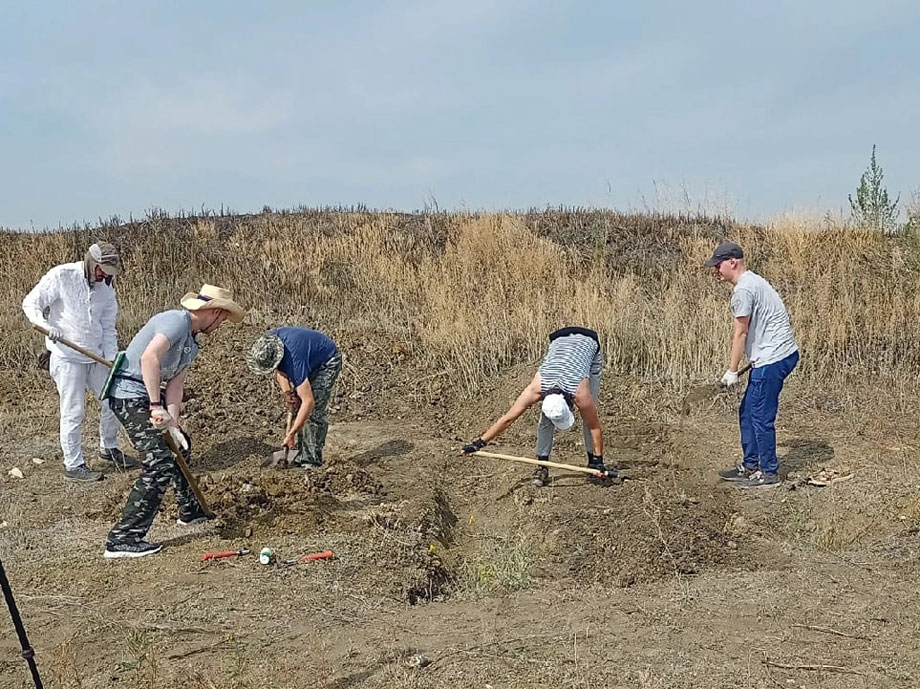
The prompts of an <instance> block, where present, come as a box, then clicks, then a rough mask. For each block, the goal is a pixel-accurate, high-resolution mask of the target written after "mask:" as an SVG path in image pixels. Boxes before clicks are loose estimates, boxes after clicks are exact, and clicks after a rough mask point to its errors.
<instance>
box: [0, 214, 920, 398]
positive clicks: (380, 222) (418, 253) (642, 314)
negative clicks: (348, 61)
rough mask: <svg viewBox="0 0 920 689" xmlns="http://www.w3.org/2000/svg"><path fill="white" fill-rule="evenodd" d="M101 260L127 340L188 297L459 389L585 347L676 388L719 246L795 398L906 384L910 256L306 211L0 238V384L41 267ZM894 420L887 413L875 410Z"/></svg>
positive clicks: (637, 218)
mask: <svg viewBox="0 0 920 689" xmlns="http://www.w3.org/2000/svg"><path fill="white" fill-rule="evenodd" d="M97 238H103V239H106V240H110V241H113V242H114V243H115V244H116V245H118V246H119V247H120V248H121V249H122V251H123V252H124V254H125V260H126V264H127V268H128V272H127V273H126V275H125V276H124V277H123V278H122V279H121V280H120V284H119V287H118V289H119V297H120V301H121V312H120V319H119V327H120V330H121V333H122V338H123V339H125V340H126V339H127V338H128V337H129V336H130V334H131V333H133V332H134V331H136V329H137V328H138V327H139V326H140V325H141V324H142V323H143V322H144V320H145V319H146V318H147V317H148V316H149V315H151V314H152V313H154V312H156V311H158V310H161V309H163V308H167V307H171V306H173V305H174V304H175V303H176V301H177V299H178V297H179V296H180V295H181V294H182V293H183V292H184V291H186V290H191V289H194V288H195V287H196V286H197V285H198V284H199V283H201V282H202V281H208V282H212V283H216V284H221V285H226V286H228V287H230V288H232V289H234V290H235V291H236V292H237V293H238V294H239V295H240V299H241V300H242V301H243V303H244V304H245V305H246V306H247V307H249V308H250V309H251V310H252V316H251V320H252V322H254V323H259V324H261V323H274V322H277V321H279V320H282V321H291V322H295V321H296V322H302V323H306V324H310V325H314V326H316V327H319V328H323V329H326V330H327V331H329V332H331V333H332V334H334V335H337V336H341V337H344V338H345V340H346V341H347V340H348V339H350V338H351V337H355V338H366V339H372V340H374V341H375V342H380V343H386V344H387V345H388V346H396V347H397V348H398V349H399V352H400V356H406V357H408V358H409V359H410V360H411V363H412V364H413V365H417V366H418V368H419V370H428V371H430V372H431V373H437V372H441V371H449V372H450V374H449V375H450V376H451V379H452V380H453V382H454V383H455V384H457V385H460V386H461V387H462V388H464V389H466V390H472V389H473V388H475V387H476V386H477V385H478V384H480V383H481V382H483V380H485V379H487V378H488V377H489V376H490V375H492V374H494V373H495V372H496V371H499V370H501V369H503V368H504V367H507V366H508V365H511V364H515V363H520V362H524V361H530V360H533V359H535V358H536V357H538V356H540V354H541V353H542V348H543V346H544V338H545V335H546V333H547V332H549V331H551V330H552V329H553V328H555V327H557V326H559V325H562V324H566V323H582V324H585V325H588V326H590V327H593V328H596V329H597V330H598V331H599V332H600V333H602V335H603V337H604V340H605V342H604V344H605V351H606V356H607V365H608V367H609V370H611V371H614V372H616V373H618V374H619V373H622V374H627V375H633V376H637V377H640V378H642V379H645V380H648V381H651V382H655V383H659V384H663V385H665V386H675V387H678V388H679V387H680V386H682V385H684V384H685V383H686V381H689V380H693V379H698V378H700V377H701V376H712V375H715V374H718V373H719V372H720V370H721V369H722V368H723V367H724V363H725V349H726V342H727V337H728V333H729V326H730V323H729V321H730V319H729V317H728V307H727V290H726V289H725V288H724V286H721V285H718V284H716V283H715V281H714V280H713V277H712V275H711V273H710V271H708V270H706V269H704V268H703V267H702V264H703V262H704V261H705V259H706V258H707V257H708V255H709V253H710V252H711V249H712V247H713V245H714V244H715V243H716V242H717V241H718V240H719V239H721V238H730V239H732V240H735V241H737V242H739V243H740V244H742V245H743V246H744V247H745V248H746V250H747V251H748V253H749V256H750V258H751V260H750V263H751V267H752V268H753V269H754V270H756V271H758V272H760V273H761V274H763V275H764V276H765V277H766V278H767V279H769V280H770V281H771V282H773V283H774V285H775V286H776V287H777V288H778V289H779V291H780V292H781V294H782V295H783V296H784V298H785V300H786V303H787V306H788V308H789V311H790V312H791V314H792V318H793V322H794V327H795V330H796V335H797V338H798V340H799V343H800V346H801V348H802V350H803V354H804V356H803V361H802V364H801V367H800V369H799V371H798V372H797V374H796V379H797V380H798V381H799V383H800V384H802V385H803V386H806V387H808V388H812V389H815V390H817V389H820V390H821V391H824V392H828V391H835V392H836V393H839V395H841V396H842V398H844V399H848V395H849V393H850V392H851V391H852V390H853V389H854V388H855V387H857V386H859V385H861V384H865V383H870V384H872V386H873V387H875V388H876V389H882V388H883V387H884V388H886V389H887V388H888V386H892V385H894V386H895V387H900V386H901V384H902V382H903V381H904V379H905V378H907V379H909V380H912V379H913V378H914V376H915V375H916V374H917V373H918V372H920V290H918V289H917V287H918V284H920V282H918V281H920V271H918V270H917V268H918V262H920V247H918V245H917V244H916V243H914V242H913V241H912V240H910V239H895V238H891V237H885V236H882V235H880V234H879V233H874V232H869V231H858V230H852V229H841V228H835V227H827V226H823V227H813V226H798V227H797V226H789V225H786V226H778V227H771V228H769V229H765V228H762V227H751V226H746V225H738V224H735V223H733V222H729V221H725V220H719V219H714V220H710V219H706V218H688V217H676V216H656V215H621V214H617V213H610V212H600V211H596V212H595V211H545V212H532V213H527V214H520V215H510V214H508V215H467V214H444V213H440V214H427V215H404V214H384V213H366V212H344V211H342V212H335V211H304V212H296V213H294V212H292V213H264V214H261V215H249V216H229V217H189V218H168V217H165V216H163V215H160V214H156V213H154V214H151V216H150V217H148V218H147V219H146V220H143V221H139V222H133V223H129V224H126V225H115V224H110V225H106V226H102V227H99V228H93V229H81V230H74V231H68V232H58V233H50V234H15V233H3V234H0V296H2V302H0V303H2V312H0V323H2V326H3V329H4V331H5V333H6V337H5V338H4V340H3V343H2V347H0V368H2V369H6V370H14V371H15V370H17V369H19V368H21V367H23V366H27V365H28V364H29V363H30V361H31V357H32V354H33V353H34V352H35V351H36V349H37V348H38V347H39V345H38V344H37V342H36V338H35V337H34V335H33V334H30V333H28V332H27V330H26V328H25V321H24V319H23V318H22V315H21V313H20V310H19V303H20V300H21V298H22V296H23V294H24V293H25V291H27V290H28V288H29V287H30V286H31V285H32V284H34V282H35V281H36V280H37V279H38V277H39V276H40V275H41V274H42V273H43V272H44V271H45V270H46V269H47V268H48V267H49V266H51V265H53V264H55V263H58V262H63V261H68V260H76V259H77V258H79V257H80V256H81V255H82V252H83V250H84V248H85V247H86V246H87V245H88V244H89V243H90V242H91V241H93V240H95V239H97ZM885 399H886V400H887V401H888V402H889V403H895V404H898V403H899V400H898V399H897V398H896V397H895V398H894V399H893V398H892V396H891V395H890V394H889V393H885Z"/></svg>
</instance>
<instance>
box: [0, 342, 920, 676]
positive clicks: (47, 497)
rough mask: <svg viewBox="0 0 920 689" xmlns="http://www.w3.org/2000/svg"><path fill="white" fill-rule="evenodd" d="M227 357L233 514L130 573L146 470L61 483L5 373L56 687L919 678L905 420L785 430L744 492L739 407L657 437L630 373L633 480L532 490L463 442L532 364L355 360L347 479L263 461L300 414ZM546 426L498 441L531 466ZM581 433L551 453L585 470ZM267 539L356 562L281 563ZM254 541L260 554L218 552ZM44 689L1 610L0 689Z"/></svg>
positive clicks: (221, 483) (615, 423)
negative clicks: (465, 386) (764, 483)
mask: <svg viewBox="0 0 920 689" xmlns="http://www.w3.org/2000/svg"><path fill="white" fill-rule="evenodd" d="M241 337H242V336H241ZM221 351H222V350H217V349H212V350H206V351H205V353H204V354H203V357H202V360H203V361H204V360H205V359H209V361H208V363H207V365H206V366H204V368H203V370H202V373H201V374H200V375H198V376H194V375H193V377H192V379H191V381H190V390H189V395H188V397H189V400H190V401H189V406H188V427H189V428H190V429H191V432H192V436H193V440H194V443H195V459H194V462H193V465H194V468H195V470H196V471H197V472H198V473H199V475H200V476H201V477H202V487H203V489H204V491H205V494H206V495H207V496H208V498H209V499H210V500H211V502H212V504H213V507H214V509H215V510H216V511H217V512H219V513H220V515H221V518H220V519H219V520H217V521H216V522H212V523H209V524H207V525H203V526H200V527H194V528H182V527H179V526H177V525H175V516H176V515H175V507H174V505H173V504H172V502H171V499H167V501H166V502H165V504H164V507H163V510H162V512H161V514H160V515H159V516H158V517H157V520H156V521H155V522H154V526H153V529H152V531H151V538H152V539H153V540H157V541H160V542H162V543H163V544H164V550H163V552H162V553H161V554H159V555H156V556H153V557H149V558H145V559H142V560H136V561H131V560H117V561H105V560H103V559H102V557H101V555H102V550H103V546H104V540H105V535H106V532H107V531H108V529H109V528H110V527H111V526H112V524H113V523H114V521H115V519H116V518H117V515H118V513H119V511H120V509H121V507H122V506H123V504H124V499H125V497H126V495H127V493H128V490H129V487H130V485H131V483H132V482H133V480H134V476H135V475H134V474H131V473H129V474H124V473H109V474H108V475H107V478H106V480H105V481H104V482H102V483H101V484H92V485H74V484H70V483H66V482H64V481H63V480H62V478H61V475H60V470H61V466H60V454H59V450H58V447H57V438H56V433H55V425H56V418H57V416H56V404H57V400H56V398H55V396H54V393H53V388H52V386H51V383H50V381H49V380H48V379H47V376H46V375H45V374H43V373H42V372H40V371H35V372H30V373H29V374H28V375H27V376H25V377H17V378H16V379H15V380H13V379H12V377H10V378H5V379H3V380H2V381H0V388H2V392H3V394H2V396H0V397H2V399H0V410H2V412H3V413H2V419H0V434H2V435H0V437H2V440H3V447H4V451H3V455H2V473H0V522H2V526H0V554H2V557H3V561H4V564H5V565H6V568H7V571H8V574H9V576H10V579H11V581H12V584H13V587H14V590H15V593H16V595H17V600H18V602H19V605H20V608H21V611H22V614H23V617H24V620H25V622H26V625H27V628H28V631H29V634H30V637H31V640H32V643H33V645H34V646H35V647H36V649H37V652H38V663H39V667H40V669H41V671H42V672H43V675H44V677H45V679H46V686H50V687H111V686H116V687H117V686H125V687H128V686H130V687H175V686H184V687H263V688H264V687H334V688H337V689H345V688H346V687H384V686H385V687H478V688H483V687H485V688H491V687H495V688H498V687H512V686H534V687H560V686H561V687H739V686H743V687H777V686H780V687H903V688H905V689H907V688H910V687H918V686H920V587H918V586H917V583H916V582H917V575H918V569H920V568H918V559H917V557H918V553H920V535H918V532H917V524H918V517H920V505H918V503H917V496H918V494H920V474H918V471H917V469H918V462H917V459H916V448H915V444H914V443H913V441H910V440H904V438H903V437H902V436H901V435H897V434H894V433H893V431H892V430H891V429H892V428H897V424H894V423H893V422H890V420H889V422H888V423H886V425H884V426H879V425H877V424H870V423H869V422H868V421H866V422H865V423H858V422H854V420H853V419H852V418H846V419H845V418H842V417H841V418H835V417H833V416H828V415H827V414H821V413H820V412H819V411H817V410H807V409H800V410H797V411H796V413H786V414H785V416H784V417H783V418H781V422H780V425H781V431H780V440H781V442H782V446H781V448H780V451H781V461H782V462H783V466H784V468H785V470H786V471H787V472H788V474H787V476H786V481H785V483H784V485H783V486H782V487H779V488H775V489H767V490H763V491H759V492H753V493H747V492H743V491H740V490H738V489H736V488H734V487H732V486H730V485H725V484H720V483H719V482H718V480H717V478H716V476H715V471H716V470H717V469H720V468H723V467H724V466H727V465H728V464H730V463H731V462H733V461H735V460H736V459H737V458H738V450H737V436H736V433H737V431H736V428H735V423H734V419H733V414H732V408H733V406H732V405H733V404H735V403H736V400H735V401H734V402H733V401H732V400H731V399H725V400H721V401H717V402H715V403H704V404H702V405H700V406H699V407H698V408H697V409H695V410H694V411H693V413H692V414H691V415H690V416H689V417H688V418H686V419H682V418H681V417H680V415H679V413H672V411H669V409H671V410H674V409H679V407H680V400H679V399H677V400H674V402H673V404H671V405H670V407H665V408H663V409H664V411H662V412H661V413H660V414H659V415H658V417H657V418H656V420H655V421H654V422H650V421H647V420H646V421H641V420H636V419H637V417H638V418H641V417H643V416H645V417H646V418H648V416H647V415H645V414H644V411H643V409H641V408H638V407H636V408H634V409H633V410H632V411H633V412H634V413H632V414H630V413H629V409H627V406H628V405H625V404H624V403H623V398H624V395H625V394H626V390H627V389H631V388H630V386H631V384H630V383H628V382H624V381H618V380H616V379H613V378H611V379H610V380H605V382H604V392H603V400H604V408H605V409H606V410H607V411H606V412H605V413H606V418H605V429H606V431H607V435H608V438H609V449H608V451H607V452H606V453H605V454H606V457H607V458H608V461H610V460H612V461H614V462H616V463H617V464H618V465H619V466H620V467H621V468H622V469H623V470H624V471H625V472H626V473H627V475H628V476H629V477H630V480H627V481H625V482H623V483H620V484H616V485H610V486H602V485H594V484H592V483H590V482H588V481H587V480H586V479H585V477H584V476H582V475H577V474H574V473H570V474H566V473H564V472H554V473H553V477H554V482H553V484H552V485H551V486H549V487H546V488H542V489H537V488H534V487H533V486H531V485H530V484H529V482H528V481H527V479H528V478H529V475H530V468H529V467H526V466H524V465H518V464H511V463H504V462H499V461H496V460H488V459H480V458H461V457H459V456H458V455H457V452H456V450H457V448H458V447H459V445H460V444H461V443H460V439H461V438H471V437H474V436H475V435H476V434H477V433H479V432H480V431H481V430H482V428H484V427H485V425H486V423H487V422H488V420H489V418H490V417H491V416H493V415H494V414H496V413H498V412H499V411H501V410H502V408H503V407H504V405H505V404H506V403H507V402H508V401H509V400H510V399H511V397H512V396H513V395H514V393H515V392H516V391H517V388H518V387H519V386H520V385H521V384H522V383H523V381H524V380H526V378H527V377H529V375H530V371H529V370H525V369H526V367H522V368H521V369H520V370H513V371H510V372H508V374H507V375H505V376H503V377H502V378H501V379H500V380H497V381H496V382H495V384H494V386H493V387H491V388H489V389H484V390H483V391H482V393H481V394H482V398H481V399H480V400H476V401H473V402H463V401H462V400H457V399H455V398H452V397H451V395H450V394H449V392H448V391H447V390H446V389H444V390H442V389H440V388H439V387H438V385H440V384H439V383H437V382H436V381H434V380H428V381H425V382H424V383H423V384H421V383H419V382H418V379H415V380H414V381H413V380H412V379H411V377H407V378H406V379H405V380H399V381H396V382H392V381H391V383H390V387H389V393H388V395H386V396H384V395H383V394H382V392H381V390H380V386H379V385H377V384H376V382H375V378H374V376H371V375H370V374H366V373H365V374H362V375H361V376H359V375H357V373H353V374H349V373H348V369H347V368H346V375H345V376H344V377H343V381H342V385H341V387H340V390H339V394H338V395H337V398H336V400H335V409H334V410H333V426H332V428H331V431H330V435H329V440H328V443H327V464H326V466H325V467H323V468H322V469H319V470H312V471H310V472H303V471H298V470H288V471H278V470H262V469H260V468H259V462H260V461H261V460H262V459H263V458H264V456H265V455H266V454H268V453H269V452H271V450H273V449H274V446H275V443H277V442H278V441H279V440H280V437H281V434H282V425H283V418H282V416H283V412H282V410H281V409H280V407H279V405H278V404H277V401H276V400H275V399H274V397H273V396H272V392H271V390H270V389H269V388H268V387H267V386H266V385H265V384H264V383H263V382H260V381H255V380H253V379H251V378H247V377H245V376H244V375H242V372H237V373H239V375H238V377H237V378H236V379H237V380H239V381H242V382H240V383H239V384H238V385H236V386H235V387H234V388H232V389H230V388H221V387H218V386H217V385H215V384H214V382H213V380H214V378H215V377H216V376H219V375H228V376H233V375H235V373H234V371H232V370H231V371H230V372H229V373H228V367H230V368H231V369H232V367H234V366H236V367H238V366H240V364H239V362H236V363H234V362H233V361H232V360H231V359H230V358H227V357H225V356H224V355H223V354H222V353H221ZM354 370H355V371H357V370H361V371H366V370H367V367H366V366H363V365H361V362H360V360H359V361H358V365H356V367H355V369H354ZM786 394H787V399H786V402H787V406H786V408H792V409H795V408H796V405H795V391H794V389H793V390H791V391H789V392H787V393H786ZM20 395H24V397H22V399H27V400H28V406H24V405H22V404H19V403H17V402H16V400H17V399H20ZM384 398H386V399H384ZM387 400H389V401H387ZM650 403H651V402H650ZM640 406H641V405H640ZM381 410H382V411H381ZM867 418H868V417H867ZM911 423H913V422H911ZM534 424H535V418H534V417H533V416H532V415H531V416H527V417H525V418H524V419H522V420H521V421H520V422H519V424H518V426H517V427H515V428H514V429H513V430H512V431H511V432H510V433H509V434H508V435H507V436H506V437H505V438H503V439H502V441H501V442H500V443H498V444H497V445H496V446H495V447H496V448H497V449H499V451H506V452H509V453H511V454H519V455H524V456H529V455H530V454H531V445H532V442H533V430H534V429H533V426H534ZM905 435H910V434H905ZM911 437H913V436H911ZM579 438H580V433H569V434H566V435H565V436H564V440H563V442H561V443H560V444H559V445H558V447H557V452H556V453H555V455H554V459H555V460H557V461H568V462H573V463H581V462H582V461H583V451H582V450H581V449H580V448H579V447H578V439H579ZM94 442H95V434H94V433H93V432H92V427H91V426H89V425H88V426H87V432H86V433H85V444H86V447H87V451H88V452H91V451H92V448H93V447H94V445H93V444H94ZM33 458H38V459H43V460H44V462H43V463H41V464H37V463H34V462H33ZM14 466H15V467H18V468H20V469H21V470H22V472H23V474H24V478H22V479H17V478H13V477H10V476H9V475H8V471H9V470H10V469H11V468H12V467H14ZM822 471H823V473H821V472H822ZM809 476H812V477H820V478H823V479H825V480H827V481H830V483H829V484H828V485H827V486H825V487H817V486H810V485H807V483H806V481H805V479H806V478H807V477H809ZM263 546H269V547H271V548H272V549H273V550H274V551H275V552H276V553H277V554H278V556H279V559H281V560H284V559H287V558H293V557H296V556H298V555H301V554H303V553H308V552H315V551H321V550H326V549H330V550H332V551H334V553H335V559H334V560H332V561H327V562H311V563H307V564H298V565H295V566H289V567H284V566H278V565H270V566H263V565H260V564H259V562H258V558H257V553H258V551H259V549H260V548H262V547H263ZM239 548H250V549H251V550H252V551H253V552H252V554H250V555H247V556H244V557H241V558H236V559H226V560H220V561H215V562H202V561H201V559H200V556H201V554H202V553H203V552H205V551H216V550H233V549H239ZM26 686H29V684H28V675H27V672H26V668H25V663H24V662H23V661H22V659H21V658H20V657H19V656H18V650H17V645H16V640H15V636H14V634H13V631H12V625H11V624H10V622H9V619H8V617H7V616H6V614H5V611H4V613H3V614H0V687H26Z"/></svg>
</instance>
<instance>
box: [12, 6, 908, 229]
mask: <svg viewBox="0 0 920 689" xmlns="http://www.w3.org/2000/svg"><path fill="white" fill-rule="evenodd" d="M13 5H14V3H13V2H12V0H11V1H10V2H4V3H3V6H2V8H0V226H6V227H13V228H19V227H21V228H28V227H30V226H34V227H36V228H42V227H46V226H51V227H56V226H58V225H59V224H62V223H63V224H70V223H72V222H74V221H83V220H89V221H92V220H94V219H96V218H99V217H108V216H111V215H113V214H118V215H121V216H122V217H127V216H128V214H130V213H133V214H134V215H135V216H138V215H143V213H144V211H145V210H146V209H149V208H152V207H159V208H163V209H166V210H168V211H176V210H179V209H198V208H201V207H202V206H204V207H206V208H212V209H213V208H219V207H220V206H221V205H222V204H223V205H224V206H230V207H232V208H233V209H235V210H238V211H251V210H260V209H261V208H262V206H263V205H265V204H268V205H270V206H272V207H293V206H297V205H301V204H302V205H310V206H312V205H329V204H348V205H350V204H358V203H363V204H366V205H368V206H371V207H376V208H395V209H405V210H411V209H416V208H421V207H423V206H424V205H425V203H426V201H427V202H430V201H431V199H434V200H436V202H437V203H438V205H439V206H440V207H441V208H448V209H450V208H467V209H500V208H522V207H529V206H545V205H547V204H550V205H558V204H565V205H593V206H606V207H617V208H621V209H630V208H644V207H645V206H650V207H656V206H657V207H662V206H665V207H667V206H670V207H672V208H673V207H678V206H681V205H683V203H684V201H683V195H684V190H686V192H687V194H688V195H689V198H690V205H691V207H693V206H695V205H702V206H704V207H708V208H710V209H712V208H715V209H721V208H728V209H731V210H733V211H734V212H735V213H736V214H737V215H738V216H740V217H745V218H762V217H765V216H769V215H772V214H775V213H780V212H783V211H788V210H791V209H809V210H815V209H819V208H830V209H835V210H839V209H841V208H842V207H844V206H845V205H846V197H847V194H848V193H851V192H853V191H854V190H855V187H856V184H857V182H858V179H859V175H860V173H861V172H862V171H863V169H864V168H865V166H866V164H867V163H868V159H869V154H870V152H871V148H872V145H873V143H875V144H877V145H878V160H879V162H880V164H881V165H882V167H883V168H884V170H885V172H886V182H887V185H888V188H889V190H890V191H891V192H892V193H893V194H897V193H898V192H902V194H903V196H905V197H906V196H907V195H908V194H909V193H910V192H911V191H912V190H916V189H918V188H920V162H918V161H920V155H918V154H920V150H918V148H920V147H918V141H920V125H918V121H920V2H916V0H903V1H902V0H876V1H874V2H865V1H864V0H860V1H858V2H856V1H851V0H834V1H830V0H827V1H825V0H807V1H803V0H771V1H770V2H765V1H763V0H752V1H743V0H724V1H722V2H716V1H712V0H697V1H696V2H685V1H681V2H677V1H672V2H668V1H659V2H648V3H644V2H643V3H639V2H633V3H624V2H606V1H601V0H597V1H596V2H565V1H562V0H555V1H552V2H550V1H547V2H537V1H532V2H525V1H523V0H520V1H518V0H506V1H503V0H463V1H462V2H458V1H454V2H447V1H444V2H441V1H440V0H413V1H406V2H398V1H391V2H383V1H372V0H366V1H365V2H349V1H346V0H336V1H335V2H302V1H300V2H295V1H293V0H292V1H290V2H281V1H277V2H271V1H268V0H266V1H264V2H228V1H227V0H220V1H217V0H210V1H205V0H195V1H194V2H190V1H189V0H181V1H178V0H177V1H173V2H167V1H163V0H159V1H157V2H153V1H142V0H131V1H130V2H125V1H124V0H117V1H116V0H110V1H101V0H87V1H82V2H73V1H67V2H63V1H50V0H46V1H45V2H17V3H15V5H16V6H13Z"/></svg>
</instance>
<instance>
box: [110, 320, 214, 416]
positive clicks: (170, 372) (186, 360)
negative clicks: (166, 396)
mask: <svg viewBox="0 0 920 689" xmlns="http://www.w3.org/2000/svg"><path fill="white" fill-rule="evenodd" d="M158 334H159V335H163V336H165V337H166V339H167V340H169V349H168V350H166V353H165V354H164V355H163V358H162V359H160V380H161V381H163V382H168V381H170V380H172V379H173V378H175V377H176V375H177V374H178V373H179V372H181V371H182V370H184V369H186V368H188V367H189V366H191V364H192V362H193V361H194V360H195V357H196V356H198V342H196V341H195V336H194V335H192V317H191V316H190V315H189V313H188V311H185V310H184V309H175V310H173V311H164V312H163V313H158V314H157V315H156V316H154V317H153V318H151V319H150V320H149V321H147V325H145V326H144V327H143V328H141V329H140V330H138V331H137V335H135V336H134V338H133V339H132V340H131V344H129V345H128V348H127V349H126V350H125V360H124V363H123V364H122V365H121V367H120V368H119V369H118V371H117V372H116V374H115V380H114V382H113V384H112V390H111V392H110V393H109V394H111V396H112V397H117V398H119V399H137V398H141V399H145V398H146V397H147V388H146V387H145V386H144V383H143V382H142V381H143V376H142V374H141V355H142V354H143V353H144V351H145V350H146V349H147V345H149V344H150V341H151V340H152V339H153V338H154V337H156V336H157V335H158ZM132 379H133V380H132Z"/></svg>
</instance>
